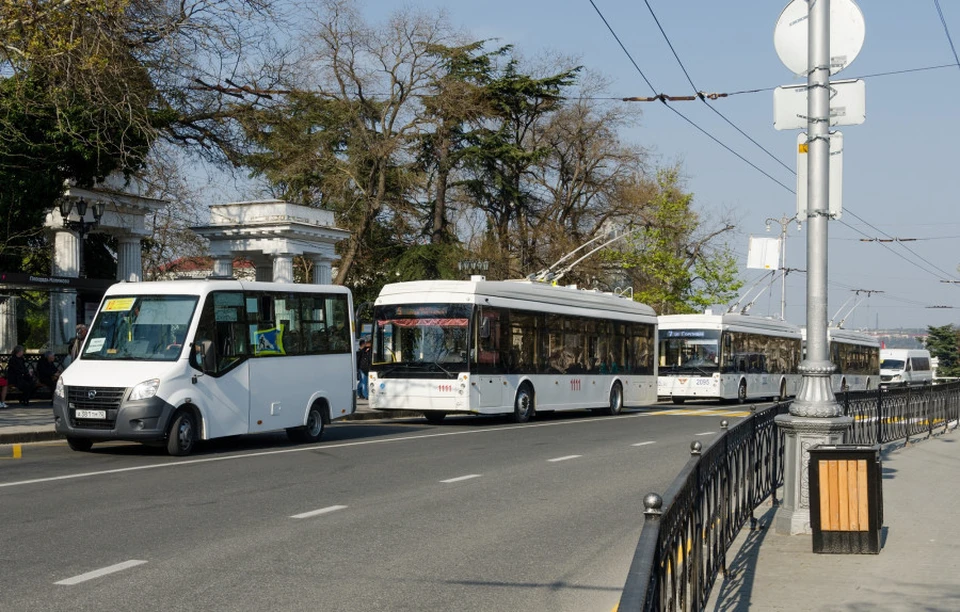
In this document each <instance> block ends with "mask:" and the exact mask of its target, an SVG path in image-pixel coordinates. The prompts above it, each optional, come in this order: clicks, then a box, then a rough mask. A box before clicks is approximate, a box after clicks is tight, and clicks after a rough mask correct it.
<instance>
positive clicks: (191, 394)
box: [53, 279, 356, 455]
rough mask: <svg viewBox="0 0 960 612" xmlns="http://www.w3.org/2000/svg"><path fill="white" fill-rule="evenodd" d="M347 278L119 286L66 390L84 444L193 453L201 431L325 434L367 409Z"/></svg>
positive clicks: (57, 419)
mask: <svg viewBox="0 0 960 612" xmlns="http://www.w3.org/2000/svg"><path fill="white" fill-rule="evenodd" d="M353 331H354V323H353V299H352V296H351V294H350V291H349V290H348V289H347V288H345V287H340V286H334V285H306V284H291V283H260V282H250V283H248V282H241V281H237V280H212V279H211V280H182V281H160V282H143V283H118V284H116V285H113V286H112V287H110V288H109V289H108V290H107V292H106V294H105V296H104V298H103V301H102V302H101V304H100V309H99V310H98V312H97V314H96V317H95V318H94V321H93V324H92V325H91V327H90V331H89V332H88V333H87V337H86V340H85V342H84V343H83V347H82V348H81V350H80V354H79V355H78V357H77V359H75V360H74V361H73V363H71V364H70V366H69V367H68V368H67V369H66V370H64V372H63V374H62V375H61V377H60V379H59V380H58V382H57V386H56V389H55V390H54V401H53V412H54V423H55V427H56V430H57V432H59V433H61V434H63V435H64V436H65V437H66V438H67V442H68V443H69V444H70V447H71V448H72V449H74V450H79V451H85V450H90V448H91V446H92V445H93V443H94V442H98V441H107V440H130V441H136V442H144V443H148V444H156V445H162V446H165V447H166V449H167V451H168V452H169V453H170V454H172V455H187V454H189V453H190V452H191V451H192V450H193V449H194V446H195V444H196V442H197V441H198V440H210V439H213V438H219V437H222V436H233V435H238V434H247V433H261V432H269V431H283V430H286V432H287V435H288V436H289V437H290V438H291V439H292V440H296V441H303V442H315V441H317V440H319V439H320V437H321V435H322V434H323V430H324V425H326V424H327V423H329V422H330V421H331V420H333V419H337V418H340V417H343V416H346V415H348V414H351V413H353V412H354V411H355V409H356V394H355V389H356V375H355V372H356V357H355V354H356V352H355V347H354V346H353V344H354V342H353V337H354V333H353Z"/></svg>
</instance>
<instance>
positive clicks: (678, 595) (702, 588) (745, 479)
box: [619, 382, 960, 612]
mask: <svg viewBox="0 0 960 612" xmlns="http://www.w3.org/2000/svg"><path fill="white" fill-rule="evenodd" d="M837 401H838V402H839V403H840V404H841V406H842V407H843V412H844V414H845V415H849V416H852V417H853V425H852V427H851V428H850V429H849V430H848V431H847V432H846V434H845V436H844V441H845V442H846V443H850V444H867V445H872V444H883V443H886V442H892V441H895V440H900V439H904V438H910V437H913V436H921V435H926V436H930V435H933V434H934V433H935V432H936V431H937V430H938V429H939V428H943V430H944V431H946V429H947V428H948V427H949V426H950V424H951V423H953V424H954V425H955V426H956V424H957V422H958V420H960V382H956V383H949V384H943V385H927V386H924V387H910V388H902V389H880V390H873V391H857V392H849V393H842V394H840V395H838V396H837ZM789 405H790V403H789V402H784V403H781V404H775V405H774V406H772V407H770V408H768V409H766V410H763V411H762V412H757V413H755V414H753V415H751V416H750V417H749V418H746V419H744V420H743V421H742V422H740V423H738V424H737V425H736V426H735V427H733V428H732V429H730V430H727V431H724V433H723V434H722V435H721V436H720V437H719V438H717V439H716V440H715V441H714V442H713V444H712V445H711V446H710V447H709V448H707V450H706V451H703V450H702V448H701V446H700V443H699V442H694V443H693V444H692V445H691V455H692V456H691V457H690V460H689V461H688V462H687V464H686V465H685V466H684V468H683V470H682V471H681V472H680V474H679V475H678V476H677V478H676V479H675V480H674V481H673V483H672V484H671V485H670V488H669V489H667V492H666V493H665V494H664V497H663V498H661V497H660V496H659V495H657V494H655V493H650V494H649V495H647V496H646V497H645V498H644V500H643V505H644V524H643V530H642V531H641V532H640V541H639V543H638V544H637V549H636V551H635V552H634V556H633V561H632V563H631V564H630V571H629V573H628V574H627V581H626V584H625V585H624V589H623V595H622V596H621V599H620V606H619V611H620V612H627V611H630V612H633V611H635V610H636V611H644V612H648V611H649V612H659V611H666V610H669V611H672V610H702V609H703V607H704V606H705V605H706V603H707V600H708V598H709V596H710V590H711V588H712V587H713V584H714V582H715V581H716V578H717V576H718V575H720V574H721V573H722V574H726V569H727V567H726V552H727V549H728V548H729V547H730V544H731V543H732V542H733V540H734V539H735V538H736V537H737V534H738V533H739V532H740V530H741V529H742V528H743V526H744V525H745V524H746V522H747V521H748V520H749V521H751V524H753V523H754V522H755V519H754V515H753V512H754V510H755V509H756V507H757V506H759V505H760V503H761V502H763V501H764V500H765V499H766V498H767V497H771V496H773V502H774V504H776V496H775V495H774V492H775V491H776V489H777V488H778V487H780V486H781V485H782V484H783V434H782V433H780V430H779V429H778V428H777V426H776V424H775V423H774V417H776V415H778V414H783V413H786V412H787V410H788V408H789ZM723 426H724V429H726V421H724V422H723Z"/></svg>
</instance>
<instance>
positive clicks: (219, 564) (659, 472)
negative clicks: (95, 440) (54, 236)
mask: <svg viewBox="0 0 960 612" xmlns="http://www.w3.org/2000/svg"><path fill="white" fill-rule="evenodd" d="M678 413H679V414H678ZM704 413H706V414H704ZM742 414H744V413H743V411H742V410H740V409H738V408H735V407H734V408H723V407H720V408H718V407H716V406H711V405H699V406H698V405H696V404H691V405H689V406H685V407H684V408H683V409H682V410H673V409H672V407H671V408H662V409H658V410H646V411H641V412H638V413H630V414H624V415H621V416H618V417H597V416H589V415H587V414H586V413H580V414H577V415H571V416H562V417H545V418H542V419H538V420H536V421H534V422H532V423H529V424H525V425H514V424H511V423H509V422H508V421H507V420H502V419H488V418H475V417H465V418H450V419H449V420H448V421H447V422H445V423H444V424H443V425H441V426H432V425H427V424H426V423H425V422H424V421H421V420H419V419H412V420H408V421H403V422H399V423H397V422H354V423H341V424H336V425H333V426H331V427H329V428H328V429H327V432H326V434H325V437H324V440H323V441H322V442H321V443H318V444H314V445H304V446H294V445H290V444H288V443H287V442H286V441H285V438H283V437H279V436H262V437H251V438H239V439H230V440H226V441H220V442H217V443H211V444H207V445H205V446H203V447H201V449H200V452H199V453H198V454H196V455H194V456H191V457H188V458H186V459H178V458H172V457H167V456H165V455H164V454H162V452H161V451H159V450H156V449H150V448H147V447H143V446H139V445H130V444H112V445H106V444H105V445H98V446H95V447H94V452H93V453H89V454H87V453H74V452H72V451H70V450H69V449H68V448H67V447H66V445H65V444H63V443H51V444H42V445H39V444H38V445H29V446H25V447H24V449H23V457H22V458H20V459H0V610H96V611H97V612H103V611H105V610H138V611H139V610H144V611H146V610H163V611H167V612H169V611H177V610H184V611H187V610H189V611H197V610H204V611H207V610H209V611H219V610H224V611H226V610H230V611H238V610H242V611H246V610H251V611H258V612H262V611H268V610H269V611H277V610H284V611H286V610H291V611H292V610H311V611H315V610H324V611H339V610H345V611H346V610H350V611H356V610H361V611H366V610H391V611H392V610H397V611H407V610H410V611H414V610H416V611H433V610H438V611H439V610H444V611H445V610H459V611H471V610H498V611H499V610H544V611H550V612H565V611H570V612H574V611H576V612H585V611H587V612H588V611H593V610H596V611H603V612H609V611H610V610H611V609H612V608H613V607H614V605H615V604H616V603H617V601H618V599H619V595H620V590H621V588H622V587H623V582H624V580H625V578H626V573H627V569H628V567H629V563H630V559H631V558H632V555H633V550H634V548H635V546H636V543H637V538H638V537H639V534H640V528H641V525H642V515H641V512H642V499H643V496H644V495H645V494H646V493H648V492H649V491H658V492H663V491H664V490H665V489H666V487H667V486H668V485H669V483H670V482H671V481H672V480H673V478H674V477H675V476H676V474H677V473H678V471H679V470H680V468H681V467H682V465H683V464H684V463H685V462H686V461H687V459H688V458H689V446H690V442H691V441H692V440H696V439H700V440H703V441H704V443H705V444H706V443H707V442H708V441H709V440H710V439H711V437H712V436H713V435H715V434H716V433H718V432H719V430H720V421H721V419H723V418H726V419H728V420H729V421H730V422H731V424H732V423H733V422H735V421H736V420H737V419H738V417H739V415H742Z"/></svg>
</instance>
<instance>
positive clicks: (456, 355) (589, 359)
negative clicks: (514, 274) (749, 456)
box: [370, 277, 657, 423]
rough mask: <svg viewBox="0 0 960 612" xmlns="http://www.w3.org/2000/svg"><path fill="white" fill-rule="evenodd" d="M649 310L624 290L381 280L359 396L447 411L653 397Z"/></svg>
mask: <svg viewBox="0 0 960 612" xmlns="http://www.w3.org/2000/svg"><path fill="white" fill-rule="evenodd" d="M656 335H657V317H656V315H655V314H654V312H653V310H652V309H651V308H650V307H649V306H645V305H643V304H640V303H638V302H635V301H633V300H632V299H630V298H626V297H620V296H615V295H612V294H609V293H601V292H598V291H584V290H581V289H576V288H573V287H556V286H551V285H548V284H545V283H536V282H530V281H487V280H484V279H483V277H474V278H473V279H471V280H469V281H416V282H406V283H396V284H391V285H387V286H385V287H384V288H383V290H382V291H381V292H380V296H379V297H378V298H377V300H376V303H375V307H374V324H373V359H372V366H371V370H370V406H371V408H376V409H377V410H416V411H421V412H423V414H424V416H425V417H426V418H427V420H429V421H431V422H434V423H436V422H440V421H441V420H442V419H443V418H444V417H445V416H446V415H448V414H512V415H513V418H514V420H515V421H517V422H526V421H528V420H529V419H530V418H531V417H532V416H534V413H536V412H547V411H559V410H584V409H600V410H602V411H603V412H605V413H607V414H617V413H619V412H620V411H621V409H622V408H623V407H624V406H640V405H647V404H651V403H653V402H655V401H656V395H657V389H656Z"/></svg>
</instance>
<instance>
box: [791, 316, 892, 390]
mask: <svg viewBox="0 0 960 612" xmlns="http://www.w3.org/2000/svg"><path fill="white" fill-rule="evenodd" d="M803 342H804V356H806V342H807V328H806V327H804V328H803ZM827 343H828V346H829V347H830V361H831V363H833V365H834V368H835V369H834V370H833V374H832V375H831V377H830V379H831V384H832V386H833V392H834V393H842V392H845V391H868V390H870V389H876V388H877V387H878V386H879V384H880V341H879V340H877V338H876V337H874V336H871V335H870V334H867V333H864V332H861V331H856V330H852V329H843V328H842V327H828V328H827Z"/></svg>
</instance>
